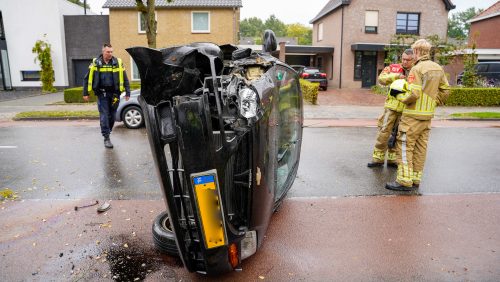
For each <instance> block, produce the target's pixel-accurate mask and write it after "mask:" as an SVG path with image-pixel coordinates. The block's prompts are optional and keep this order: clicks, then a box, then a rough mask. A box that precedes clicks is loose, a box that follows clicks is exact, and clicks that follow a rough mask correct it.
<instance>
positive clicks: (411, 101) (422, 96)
mask: <svg viewBox="0 0 500 282" xmlns="http://www.w3.org/2000/svg"><path fill="white" fill-rule="evenodd" d="M408 84H409V86H408V87H409V90H410V91H408V92H406V93H404V94H400V95H398V96H397V99H398V100H399V101H401V102H403V103H404V104H405V105H406V106H405V107H404V110H403V115H408V116H411V117H413V118H415V119H418V120H430V119H432V118H433V117H434V111H435V109H436V106H437V105H439V106H441V105H443V104H444V103H445V102H446V99H447V98H448V96H449V94H450V85H449V84H448V79H446V75H445V73H444V71H443V68H442V67H441V66H440V65H438V64H437V63H435V62H433V61H431V60H429V56H423V57H422V58H420V59H419V60H418V61H417V62H416V64H415V66H413V68H412V69H411V71H410V74H409V75H408Z"/></svg>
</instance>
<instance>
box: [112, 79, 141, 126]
mask: <svg viewBox="0 0 500 282" xmlns="http://www.w3.org/2000/svg"><path fill="white" fill-rule="evenodd" d="M139 95H141V90H140V89H137V90H133V91H131V92H130V99H128V101H126V100H125V93H122V95H121V96H120V104H119V105H118V109H116V115H115V121H118V122H120V121H123V124H125V126H126V127H127V128H130V129H137V128H141V127H143V126H144V115H143V113H142V109H141V105H139V101H138V100H137V97H139Z"/></svg>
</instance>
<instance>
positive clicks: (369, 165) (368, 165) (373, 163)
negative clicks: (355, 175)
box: [366, 162, 384, 167]
mask: <svg viewBox="0 0 500 282" xmlns="http://www.w3.org/2000/svg"><path fill="white" fill-rule="evenodd" d="M366 166H367V167H381V166H384V163H378V162H371V163H368V164H367V165H366Z"/></svg>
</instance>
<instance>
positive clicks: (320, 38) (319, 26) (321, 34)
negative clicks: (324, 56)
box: [318, 23, 323, 41]
mask: <svg viewBox="0 0 500 282" xmlns="http://www.w3.org/2000/svg"><path fill="white" fill-rule="evenodd" d="M321 40H323V23H320V24H319V25H318V41H321Z"/></svg>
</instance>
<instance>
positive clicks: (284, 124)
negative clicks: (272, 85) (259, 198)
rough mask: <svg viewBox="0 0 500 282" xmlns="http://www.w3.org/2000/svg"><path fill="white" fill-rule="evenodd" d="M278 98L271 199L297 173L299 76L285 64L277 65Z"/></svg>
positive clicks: (285, 188) (281, 192) (280, 193)
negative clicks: (278, 80)
mask: <svg viewBox="0 0 500 282" xmlns="http://www.w3.org/2000/svg"><path fill="white" fill-rule="evenodd" d="M279 78H281V80H280V85H279V99H278V110H279V117H278V128H277V151H276V152H277V155H276V158H277V164H278V165H277V169H276V192H275V201H279V200H280V199H282V198H283V197H284V196H285V195H286V192H287V191H288V190H289V189H290V187H291V185H292V183H293V180H294V178H295V176H296V174H297V168H298V163H299V158H300V147H301V143H302V120H303V113H302V95H301V91H300V84H299V78H298V76H297V75H296V73H295V72H294V71H293V70H291V69H288V68H286V67H278V79H279Z"/></svg>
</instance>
